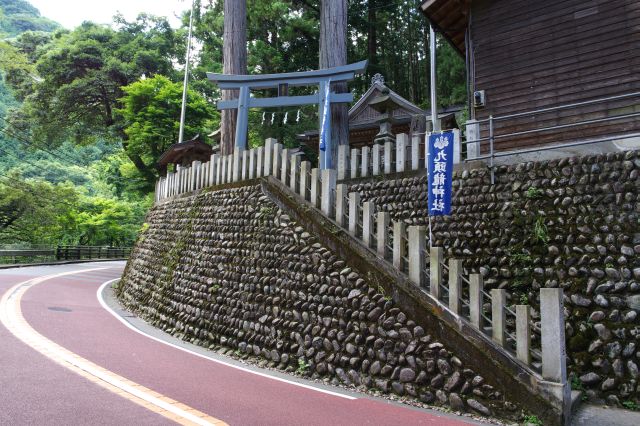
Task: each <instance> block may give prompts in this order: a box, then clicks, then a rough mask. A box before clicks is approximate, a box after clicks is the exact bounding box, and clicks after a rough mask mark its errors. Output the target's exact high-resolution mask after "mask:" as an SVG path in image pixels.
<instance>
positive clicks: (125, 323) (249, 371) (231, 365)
mask: <svg viewBox="0 0 640 426" xmlns="http://www.w3.org/2000/svg"><path fill="white" fill-rule="evenodd" d="M118 280H119V278H116V279H113V280H109V281H107V282H105V283H103V284H102V285H101V286H100V288H99V289H98V294H97V296H98V300H99V301H100V305H102V307H103V308H104V309H105V310H106V311H108V312H109V313H110V314H111V315H113V316H114V317H115V318H116V319H117V320H118V321H120V322H121V323H123V324H124V325H125V326H127V327H128V328H130V329H131V330H133V331H135V332H136V333H139V334H142V335H143V336H145V337H147V338H149V339H152V340H155V341H156V342H160V343H162V344H165V345H167V346H171V347H173V348H175V349H178V350H181V351H183V352H187V353H190V354H191V355H195V356H197V357H199V358H202V359H206V360H209V361H212V362H215V363H218V364H222V365H225V366H227V367H231V368H235V369H236V370H240V371H244V372H246V373H251V374H255V375H257V376H261V377H265V378H267V379H272V380H276V381H278V382H283V383H288V384H290V385H293V386H298V387H301V388H305V389H309V390H313V391H316V392H321V393H325V394H328V395H332V396H337V397H340V398H345V399H350V400H354V399H358V398H356V397H353V396H350V395H344V394H341V393H338V392H333V391H330V390H326V389H322V388H317V387H315V386H311V385H306V384H304V383H298V382H295V381H293V380H287V379H283V378H281V377H276V376H272V375H270V374H266V373H261V372H259V371H254V370H250V369H248V368H245V367H241V366H239V365H234V364H231V363H228V362H225V361H220V360H217V359H215V358H209V357H207V356H205V355H202V354H199V353H198V352H194V351H192V350H190V349H187V348H184V347H181V346H178V345H175V344H173V343H169V342H166V341H164V340H162V339H159V338H157V337H154V336H151V335H149V334H146V333H145V332H143V331H142V330H139V329H138V328H136V327H134V326H133V325H132V324H130V323H129V322H128V321H126V320H125V319H124V318H122V317H121V316H120V315H118V314H117V313H116V312H115V311H114V310H113V309H111V307H110V306H109V305H107V303H106V302H105V301H104V298H103V296H102V293H103V290H104V288H105V287H106V286H108V285H109V284H111V283H113V282H115V281H118Z"/></svg>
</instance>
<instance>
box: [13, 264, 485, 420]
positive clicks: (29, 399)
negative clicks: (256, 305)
mask: <svg viewBox="0 0 640 426" xmlns="http://www.w3.org/2000/svg"><path fill="white" fill-rule="evenodd" d="M123 268H124V263H123V262H105V263H85V264H76V265H57V266H45V267H29V268H21V269H7V270H2V271H0V297H2V302H0V320H2V324H3V325H2V326H0V342H1V344H0V365H1V366H2V368H0V424H1V425H4V424H7V425H23V424H68V425H71V424H92V425H99V424H105V425H107V424H109V425H113V424H118V425H146V424H149V425H159V424H175V423H181V424H196V423H197V424H220V425H222V424H225V423H226V424H229V425H365V424H368V425H392V424H393V425H398V424H411V425H414V424H426V425H452V426H453V425H465V424H475V422H473V421H472V420H470V419H468V418H464V417H457V416H452V415H447V414H443V413H439V412H436V411H430V410H424V409H417V408H412V407H408V406H401V405H398V404H395V403H391V402H388V401H386V400H383V399H376V398H371V397H368V396H366V395H362V394H358V393H351V392H346V391H344V390H342V389H339V388H333V387H326V386H322V385H318V384H316V383H314V382H311V381H305V380H300V379H297V378H294V377H292V376H289V375H285V374H282V373H280V372H271V371H267V370H260V369H257V368H254V367H248V366H246V365H244V364H241V363H238V362H236V361H234V360H230V359H228V358H225V357H221V356H219V355H215V354H211V353H209V352H207V351H205V350H203V349H200V348H196V347H193V346H192V345H188V344H185V343H182V342H179V341H177V340H176V339H173V338H172V337H170V336H167V335H165V334H164V333H161V332H159V331H157V330H154V329H152V328H151V327H149V326H147V325H145V324H144V323H143V322H142V321H140V320H139V319H137V318H134V317H132V316H131V315H129V314H127V313H125V312H121V311H119V309H117V308H115V309H113V310H112V309H111V308H108V306H109V305H111V304H113V302H111V303H110V302H109V297H108V294H107V297H106V299H107V302H106V303H104V302H101V300H100V296H99V294H98V293H99V289H100V288H101V286H102V285H103V284H104V283H105V282H107V281H109V280H112V279H115V278H118V277H119V276H120V275H121V273H122V270H123ZM63 274H64V275H63ZM103 293H109V292H108V291H104V292H100V294H103ZM194 419H196V420H194Z"/></svg>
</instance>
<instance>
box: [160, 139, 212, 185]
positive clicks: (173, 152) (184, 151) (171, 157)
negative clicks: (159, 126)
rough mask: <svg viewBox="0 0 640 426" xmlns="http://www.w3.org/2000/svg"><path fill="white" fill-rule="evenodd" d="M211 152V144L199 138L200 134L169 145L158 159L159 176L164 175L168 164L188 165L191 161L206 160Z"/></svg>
mask: <svg viewBox="0 0 640 426" xmlns="http://www.w3.org/2000/svg"><path fill="white" fill-rule="evenodd" d="M211 154H213V149H212V147H211V145H209V144H207V143H205V142H203V141H202V140H200V135H198V136H196V137H195V138H193V139H192V140H189V141H185V142H182V143H174V144H173V145H171V146H170V147H169V148H168V149H167V150H166V151H165V152H164V153H163V154H162V156H161V157H160V158H159V159H158V163H157V167H158V171H159V173H160V176H166V174H167V169H168V167H169V165H170V164H173V165H174V167H175V166H180V167H189V166H191V163H192V162H193V161H201V162H203V163H204V162H207V161H209V160H210V158H211Z"/></svg>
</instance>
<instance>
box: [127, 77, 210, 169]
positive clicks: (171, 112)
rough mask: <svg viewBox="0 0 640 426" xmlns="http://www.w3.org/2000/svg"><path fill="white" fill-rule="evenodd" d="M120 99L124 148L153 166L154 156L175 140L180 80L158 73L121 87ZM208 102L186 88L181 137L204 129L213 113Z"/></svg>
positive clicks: (179, 105) (176, 135)
mask: <svg viewBox="0 0 640 426" xmlns="http://www.w3.org/2000/svg"><path fill="white" fill-rule="evenodd" d="M122 91H123V92H124V93H125V95H124V97H123V98H122V99H120V101H121V103H122V108H121V109H118V110H117V112H118V114H119V115H121V116H122V118H123V122H124V126H125V130H124V132H125V134H126V135H127V139H128V142H127V145H126V148H125V151H126V152H127V154H128V155H129V156H130V157H131V156H138V157H140V158H141V159H142V160H143V161H144V162H145V165H146V166H147V167H148V168H150V169H151V168H153V167H155V164H156V162H157V161H158V158H159V157H160V155H162V153H163V152H164V151H165V150H166V149H167V148H168V147H169V146H170V145H172V144H174V143H175V142H176V141H177V140H178V132H179V127H180V122H179V121H178V118H179V117H180V109H181V105H182V84H180V83H173V82H171V81H170V80H169V79H168V78H166V77H164V76H162V75H156V76H154V77H152V78H147V79H144V80H140V81H137V82H135V83H132V84H130V85H128V86H125V87H123V88H122ZM213 112H214V109H213V106H212V105H211V103H209V102H207V100H206V99H205V98H204V97H202V95H200V94H198V93H197V92H195V91H193V90H189V91H188V92H187V107H186V116H187V117H189V120H188V121H187V122H186V123H185V140H186V139H188V138H189V137H192V136H195V135H197V134H201V135H202V134H203V133H204V132H205V123H207V122H208V121H209V120H210V117H212V116H213Z"/></svg>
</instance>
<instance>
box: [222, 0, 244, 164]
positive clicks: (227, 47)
mask: <svg viewBox="0 0 640 426" xmlns="http://www.w3.org/2000/svg"><path fill="white" fill-rule="evenodd" d="M222 62H223V67H222V72H223V73H224V74H246V73H247V0H224V35H223V46H222ZM237 98H238V91H237V90H223V91H222V99H223V100H230V99H237ZM237 115H238V112H237V110H224V111H222V120H221V123H220V126H221V128H222V130H221V132H220V153H221V154H222V155H227V154H231V153H233V148H234V145H235V131H236V119H237Z"/></svg>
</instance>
